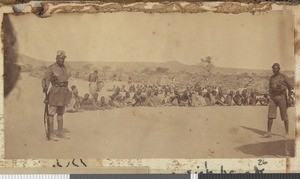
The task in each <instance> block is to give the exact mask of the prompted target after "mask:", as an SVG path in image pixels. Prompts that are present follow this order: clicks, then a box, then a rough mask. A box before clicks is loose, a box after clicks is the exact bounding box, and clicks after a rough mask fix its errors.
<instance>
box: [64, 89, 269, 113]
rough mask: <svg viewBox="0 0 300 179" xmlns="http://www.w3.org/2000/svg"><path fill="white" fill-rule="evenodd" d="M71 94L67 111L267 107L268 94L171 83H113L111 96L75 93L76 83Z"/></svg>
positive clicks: (109, 90) (76, 91)
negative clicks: (224, 91)
mask: <svg viewBox="0 0 300 179" xmlns="http://www.w3.org/2000/svg"><path fill="white" fill-rule="evenodd" d="M71 91H72V97H71V100H70V103H69V104H68V105H67V112H75V111H81V110H105V109H112V108H120V107H126V106H151V107H156V106H189V107H198V106H213V105H219V106H234V105H235V106H256V105H261V106H266V105H268V104H269V96H268V94H263V95H261V94H258V93H257V92H255V91H251V92H249V91H248V90H247V89H244V90H242V91H238V90H237V91H235V92H234V91H230V92H229V93H228V94H224V93H223V91H222V89H220V88H218V87H211V86H207V87H199V86H197V85H195V86H192V87H187V88H186V89H185V90H181V91H180V90H178V89H177V88H176V87H175V86H171V85H162V86H160V85H130V86H129V89H128V90H127V89H125V86H122V87H121V88H119V87H118V86H117V87H116V86H114V87H113V88H112V89H108V90H107V91H108V92H110V93H111V95H107V96H101V97H100V96H99V93H95V94H94V95H90V94H89V93H85V94H84V96H83V97H81V96H79V95H78V89H77V88H76V86H74V85H73V86H72V87H71ZM258 95H259V96H258Z"/></svg>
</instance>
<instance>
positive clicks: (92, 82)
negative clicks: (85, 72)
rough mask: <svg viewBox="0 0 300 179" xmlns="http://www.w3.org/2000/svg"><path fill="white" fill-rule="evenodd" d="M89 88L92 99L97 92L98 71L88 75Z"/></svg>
mask: <svg viewBox="0 0 300 179" xmlns="http://www.w3.org/2000/svg"><path fill="white" fill-rule="evenodd" d="M89 88H90V93H91V95H92V97H95V94H96V93H97V91H98V71H97V70H95V71H94V73H90V74H89Z"/></svg>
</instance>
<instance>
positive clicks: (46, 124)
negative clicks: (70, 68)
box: [44, 92, 50, 140]
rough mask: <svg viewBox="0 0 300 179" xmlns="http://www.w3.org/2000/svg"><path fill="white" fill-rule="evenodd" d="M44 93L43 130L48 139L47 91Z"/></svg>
mask: <svg viewBox="0 0 300 179" xmlns="http://www.w3.org/2000/svg"><path fill="white" fill-rule="evenodd" d="M44 93H45V100H44V103H45V110H44V126H45V132H46V137H47V139H48V140H50V132H49V119H48V118H49V111H48V95H47V92H44Z"/></svg>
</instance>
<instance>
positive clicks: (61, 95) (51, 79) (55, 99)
mask: <svg viewBox="0 0 300 179" xmlns="http://www.w3.org/2000/svg"><path fill="white" fill-rule="evenodd" d="M69 78H70V74H69V73H68V72H67V69H66V67H65V66H59V65H58V64H57V63H54V64H52V65H50V66H49V67H48V68H47V71H46V73H45V75H44V78H43V80H42V86H43V87H46V88H49V86H50V83H51V84H52V86H51V88H50V90H49V93H48V101H49V105H51V106H65V105H66V104H68V103H69V101H70V99H71V95H72V93H71V91H70V90H69V89H68V87H61V86H56V85H55V83H56V82H58V83H61V82H67V81H68V79H69Z"/></svg>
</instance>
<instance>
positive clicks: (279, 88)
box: [264, 63, 292, 138]
mask: <svg viewBox="0 0 300 179" xmlns="http://www.w3.org/2000/svg"><path fill="white" fill-rule="evenodd" d="M272 68H273V73H274V74H273V75H272V76H271V77H270V83H269V93H270V103H269V111H268V132H267V133H266V134H265V135H264V137H267V138H269V137H271V129H272V124H273V119H275V118H276V109H277V106H278V107H279V110H280V116H281V120H282V121H283V122H284V127H285V136H286V137H288V134H289V120H288V115H287V108H288V107H289V104H288V98H287V92H286V91H287V90H288V95H289V96H290V95H291V88H292V85H291V83H290V81H289V80H288V77H287V76H286V75H284V74H282V73H280V65H279V64H278V63H274V65H273V66H272Z"/></svg>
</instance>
